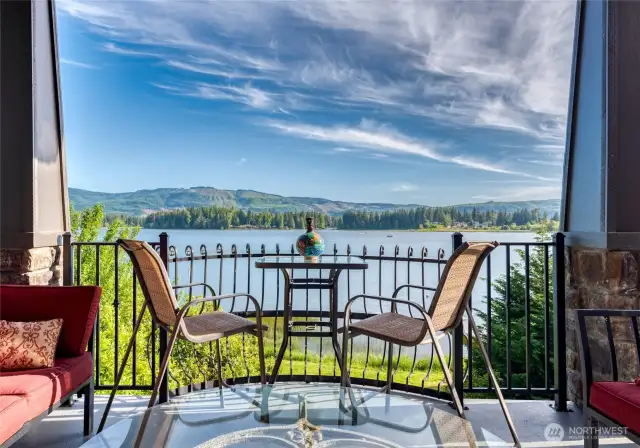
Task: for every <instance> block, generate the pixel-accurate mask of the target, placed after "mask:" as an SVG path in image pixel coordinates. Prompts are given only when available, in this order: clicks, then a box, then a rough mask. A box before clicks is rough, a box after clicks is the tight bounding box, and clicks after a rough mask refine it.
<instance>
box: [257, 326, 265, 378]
mask: <svg viewBox="0 0 640 448" xmlns="http://www.w3.org/2000/svg"><path fill="white" fill-rule="evenodd" d="M262 334H263V331H262V326H261V325H259V326H258V333H257V334H256V336H257V338H258V358H259V359H258V362H259V363H260V384H262V385H263V386H264V385H265V384H267V374H266V373H265V367H264V339H263V337H262Z"/></svg>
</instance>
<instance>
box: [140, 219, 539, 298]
mask: <svg viewBox="0 0 640 448" xmlns="http://www.w3.org/2000/svg"><path fill="white" fill-rule="evenodd" d="M161 232H163V230H158V229H143V230H141V231H140V235H139V238H140V239H144V240H146V241H158V240H159V238H158V235H159V234H160V233H161ZM166 232H167V233H168V234H169V244H170V245H171V246H174V247H175V248H176V252H177V255H178V256H179V257H184V256H185V251H186V248H187V246H191V248H192V251H193V254H194V256H197V255H200V253H201V252H200V251H201V246H203V245H204V246H206V250H207V254H209V255H214V254H215V253H216V246H217V245H218V244H220V245H221V246H222V248H223V252H224V253H225V254H230V253H231V251H232V246H233V245H234V244H235V245H236V248H237V252H238V254H246V253H247V245H248V246H249V247H250V249H251V252H252V254H257V253H260V251H261V246H262V245H264V247H265V251H266V253H268V254H269V253H270V254H274V253H276V249H277V247H278V245H279V248H280V253H283V254H290V253H291V246H292V244H294V243H295V240H296V238H297V237H298V236H299V235H300V233H301V232H302V231H301V230H166ZM319 233H320V234H321V235H322V237H323V238H324V240H325V253H333V251H334V246H335V248H336V249H337V253H338V254H339V255H345V254H346V252H347V248H348V246H350V248H351V254H352V255H362V254H363V251H364V250H365V249H364V248H365V246H366V253H367V255H369V256H376V255H380V254H381V253H382V254H384V255H385V256H394V254H395V253H396V248H397V253H398V257H404V258H407V257H408V256H409V250H411V249H413V255H412V258H415V260H414V261H412V262H410V263H409V262H401V261H398V262H394V261H382V262H379V261H377V260H371V261H370V263H369V269H368V270H367V271H366V272H345V273H343V274H342V275H341V277H340V284H339V291H340V297H339V303H340V304H343V303H346V300H347V298H348V297H349V296H353V295H355V294H359V293H363V292H367V293H370V294H386V295H389V294H391V293H392V292H393V290H394V289H395V287H396V286H399V285H402V284H405V283H417V284H424V285H427V286H435V285H436V284H437V278H438V272H439V271H438V269H439V265H438V264H436V263H422V262H420V257H421V255H422V249H423V248H426V250H427V256H426V258H429V259H436V258H437V257H438V251H439V250H442V251H444V252H443V256H444V257H443V260H446V259H447V258H448V257H449V255H450V254H451V248H452V241H451V233H445V232H410V231H344V230H325V231H322V232H319ZM464 239H465V240H468V241H499V242H523V243H524V242H533V241H535V234H534V233H524V232H517V233H515V232H514V233H510V232H497V233H496V232H494V233H488V232H487V233H485V232H469V233H467V234H466V235H464ZM510 257H511V259H510V261H511V263H513V262H517V261H519V258H520V257H519V256H518V254H517V253H516V252H515V250H514V249H513V248H512V249H511V254H510ZM254 264H255V258H253V259H248V258H238V259H237V260H234V259H225V260H224V262H223V263H222V269H221V267H220V261H219V260H209V261H208V262H207V263H206V280H207V282H208V283H210V284H211V285H212V286H214V288H215V289H216V292H219V293H230V292H250V293H251V294H253V295H255V296H256V297H257V298H258V300H260V301H261V303H262V305H263V308H264V309H275V308H277V309H282V303H283V302H282V298H281V295H282V278H281V275H280V274H279V273H277V272H276V271H271V270H269V271H267V272H263V271H262V270H259V269H257V268H255V266H254ZM440 266H441V265H440ZM170 271H171V272H170V274H171V277H172V280H173V281H175V282H176V283H191V282H201V281H203V280H204V279H205V263H204V262H203V261H195V262H193V263H189V262H181V263H178V267H177V269H176V266H175V264H172V266H171V267H170ZM481 272H482V273H481V278H480V279H479V281H478V282H477V284H476V288H475V289H474V295H476V296H478V297H479V298H481V299H482V298H484V296H485V295H486V292H487V287H486V281H485V279H486V277H487V274H489V273H487V272H486V268H485V269H483V271H481ZM505 272H506V247H504V246H503V247H499V248H498V249H496V250H495V251H494V253H493V254H492V255H491V272H490V277H491V279H495V278H497V277H498V276H500V275H503V274H504V273H505ZM221 274H222V275H221ZM293 274H294V276H301V275H302V274H303V273H302V272H294V273H293ZM304 274H305V275H306V274H307V273H306V272H304ZM309 274H310V275H312V276H313V275H319V274H320V273H319V272H317V271H314V270H309ZM324 274H325V275H326V272H325V273H324ZM176 277H177V278H176ZM263 277H264V278H263ZM201 293H202V291H201V290H196V291H195V292H194V294H198V295H200V294H201ZM410 293H411V294H415V292H410ZM309 294H310V297H308V295H307V294H306V293H305V292H304V291H296V292H295V295H294V308H298V307H297V306H296V305H299V300H298V299H299V298H300V299H301V300H304V303H303V304H300V305H302V309H306V308H307V301H308V302H309V303H308V308H309V309H312V310H321V309H322V308H323V307H324V309H325V310H326V309H327V308H326V305H325V304H324V303H322V302H324V300H323V301H320V300H319V296H318V294H319V291H312V292H310V293H309ZM323 298H324V295H323ZM411 298H413V297H411ZM244 304H245V302H244V301H240V302H236V303H235V304H234V310H237V309H241V308H244ZM238 307H241V308H238ZM359 308H360V307H356V309H359ZM362 309H364V308H362Z"/></svg>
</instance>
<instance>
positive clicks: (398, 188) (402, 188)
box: [391, 183, 420, 193]
mask: <svg viewBox="0 0 640 448" xmlns="http://www.w3.org/2000/svg"><path fill="white" fill-rule="evenodd" d="M419 189H420V187H418V186H417V185H414V184H408V183H400V184H397V185H394V186H393V187H391V191H393V192H394V193H407V192H409V191H418V190H419Z"/></svg>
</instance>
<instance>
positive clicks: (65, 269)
mask: <svg viewBox="0 0 640 448" xmlns="http://www.w3.org/2000/svg"><path fill="white" fill-rule="evenodd" d="M62 284H63V285H64V286H72V285H73V250H72V247H71V232H65V233H64V235H62Z"/></svg>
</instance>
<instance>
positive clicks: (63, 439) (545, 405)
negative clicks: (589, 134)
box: [13, 383, 636, 448]
mask: <svg viewBox="0 0 640 448" xmlns="http://www.w3.org/2000/svg"><path fill="white" fill-rule="evenodd" d="M313 387H315V386H314V385H313V384H311V385H309V384H305V383H281V384H278V386H277V387H276V390H281V391H282V390H287V389H291V390H293V389H305V388H313ZM410 396H411V398H412V399H419V400H425V401H427V402H430V403H435V407H436V409H439V410H443V411H446V412H453V411H452V410H451V409H450V408H449V407H448V405H447V404H446V403H444V402H441V401H437V400H435V401H434V400H431V399H429V398H424V397H420V396H418V395H414V394H410ZM106 399H107V397H106V396H105V395H100V396H97V397H96V422H97V421H99V418H100V416H101V415H102V411H103V409H104V406H105V403H106V401H107V400H106ZM182 399H183V398H181V397H179V398H176V401H180V400H182ZM147 400H148V397H145V396H132V395H129V396H119V397H117V399H116V401H115V402H114V406H113V408H112V411H111V414H110V416H109V421H108V423H107V426H111V425H113V424H115V423H117V422H119V421H122V420H123V419H128V418H131V417H133V416H135V415H138V414H140V413H141V412H142V411H143V409H144V407H145V406H146V403H147ZM508 403H509V409H510V411H511V415H512V417H513V419H514V423H515V424H516V427H517V429H518V434H519V436H520V439H521V441H522V442H523V446H524V447H559V446H582V445H583V441H582V440H581V439H577V438H572V436H571V435H570V428H575V427H581V426H582V415H581V412H580V410H578V409H576V408H575V407H574V406H572V405H570V406H571V410H572V412H568V413H558V412H555V411H554V410H553V409H552V408H551V407H550V403H551V402H549V401H544V400H543V401H540V400H526V401H525V400H517V401H515V400H510V401H509V402H508ZM466 404H467V405H468V407H469V411H468V412H467V417H468V418H469V420H470V422H471V423H472V425H473V429H474V432H475V433H476V437H477V439H478V446H483V440H485V437H484V436H483V434H484V435H486V434H488V433H490V434H492V435H495V436H498V437H499V438H501V439H502V440H505V441H510V440H511V439H510V435H509V431H508V429H507V426H506V424H505V422H504V419H503V416H502V413H501V411H500V407H499V404H498V402H497V401H496V400H490V399H468V400H467V401H466ZM552 423H555V424H558V425H560V426H562V428H563V429H564V434H565V437H564V440H563V441H548V440H546V438H545V428H546V427H547V425H549V424H552ZM83 443H84V440H83V437H82V400H79V401H77V402H76V403H75V404H73V406H72V407H64V408H59V409H58V410H56V411H55V412H53V413H52V414H51V415H50V416H49V417H48V418H46V419H45V420H44V421H42V422H41V423H40V424H39V425H38V426H37V427H36V428H34V430H33V431H32V432H31V433H29V434H27V435H26V436H25V437H24V438H22V439H21V440H19V441H18V442H17V443H16V444H15V445H13V446H14V447H15V448H32V447H33V448H35V447H42V446H46V447H51V448H63V447H64V448H70V447H79V446H81V445H82V444H83ZM600 443H601V445H602V446H616V447H620V448H626V447H634V446H636V445H635V444H633V443H632V442H630V441H629V440H628V439H626V438H611V439H603V438H601V442H600ZM168 446H170V444H169V445H168ZM414 446H420V445H414ZM423 446H427V445H423ZM180 448H187V447H185V446H181V447H180Z"/></svg>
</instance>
